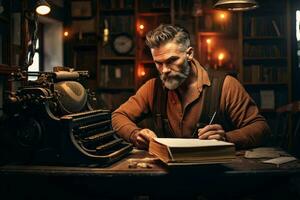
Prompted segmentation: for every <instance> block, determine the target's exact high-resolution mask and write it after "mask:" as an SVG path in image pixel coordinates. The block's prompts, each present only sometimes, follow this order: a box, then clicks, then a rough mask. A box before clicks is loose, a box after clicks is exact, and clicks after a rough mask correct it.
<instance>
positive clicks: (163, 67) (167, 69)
mask: <svg viewBox="0 0 300 200" xmlns="http://www.w3.org/2000/svg"><path fill="white" fill-rule="evenodd" d="M170 71H171V69H170V68H169V67H168V66H167V65H166V64H163V66H162V73H167V72H170Z"/></svg>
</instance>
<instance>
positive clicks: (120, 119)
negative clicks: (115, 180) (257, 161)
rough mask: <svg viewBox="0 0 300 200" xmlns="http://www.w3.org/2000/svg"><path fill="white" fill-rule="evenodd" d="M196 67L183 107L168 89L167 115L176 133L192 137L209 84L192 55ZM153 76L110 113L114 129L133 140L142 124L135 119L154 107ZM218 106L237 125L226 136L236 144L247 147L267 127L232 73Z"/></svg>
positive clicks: (264, 133) (259, 138)
mask: <svg viewBox="0 0 300 200" xmlns="http://www.w3.org/2000/svg"><path fill="white" fill-rule="evenodd" d="M191 65H192V67H194V68H196V71H197V93H195V94H192V96H191V98H190V101H189V102H188V104H187V105H186V106H185V107H184V108H183V107H182V105H181V101H180V99H179V98H178V96H177V93H176V92H175V91H172V90H168V98H167V116H168V120H169V123H170V126H171V129H172V130H173V133H174V136H175V137H180V138H183V137H191V136H192V133H193V131H194V129H195V127H196V123H197V122H198V121H199V117H200V114H201V111H202V107H203V106H204V105H203V97H202V94H203V92H202V89H203V86H204V85H208V86H210V84H211V83H210V80H209V77H208V74H207V72H206V70H205V69H204V68H203V67H202V66H201V65H200V64H199V63H198V61H196V60H195V59H194V60H192V62H191ZM154 82H155V79H151V80H149V81H147V82H146V83H145V84H144V85H142V86H141V87H140V88H139V90H138V91H137V92H136V94H135V95H133V96H132V97H130V98H129V99H128V101H127V102H125V103H124V104H122V105H121V106H120V107H119V108H118V109H116V110H115V111H114V112H113V113H112V126H113V128H114V129H115V130H116V131H117V133H118V134H119V135H120V136H121V137H123V138H124V139H126V140H127V141H130V142H133V141H132V139H133V138H134V137H133V135H134V134H135V133H136V132H137V131H139V130H140V129H141V128H140V127H138V126H137V124H136V121H137V120H138V119H139V118H140V117H141V116H143V115H144V114H148V113H149V112H151V111H152V110H153V95H155V91H153V90H154ZM220 109H221V111H222V112H226V113H227V114H228V116H229V117H230V119H231V121H232V122H233V124H234V125H235V127H236V129H235V130H233V131H229V132H226V139H227V141H229V142H233V143H235V144H236V147H237V148H249V147H253V146H258V145H260V144H261V143H262V141H263V139H264V138H265V136H267V135H268V134H269V133H270V129H269V127H268V125H267V123H266V121H265V119H264V117H263V116H261V115H260V114H259V110H258V108H257V106H256V104H255V103H254V101H253V100H252V99H251V97H250V96H249V94H248V93H247V92H246V91H245V89H244V87H243V86H242V85H241V84H240V82H239V81H238V80H236V79H235V78H234V77H231V76H226V78H225V80H224V84H223V88H222V95H221V102H220Z"/></svg>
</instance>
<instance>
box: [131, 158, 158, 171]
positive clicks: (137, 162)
mask: <svg viewBox="0 0 300 200" xmlns="http://www.w3.org/2000/svg"><path fill="white" fill-rule="evenodd" d="M156 160H158V159H157V158H140V159H139V158H136V159H135V158H131V159H128V168H148V169H150V168H153V163H154V162H155V161H156Z"/></svg>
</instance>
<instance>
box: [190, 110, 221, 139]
mask: <svg viewBox="0 0 300 200" xmlns="http://www.w3.org/2000/svg"><path fill="white" fill-rule="evenodd" d="M216 114H217V111H215V112H214V114H213V116H212V117H211V119H210V121H209V124H208V125H211V124H212V123H213V121H214V119H215V116H216ZM198 128H199V123H197V125H196V130H195V131H194V133H193V134H192V137H195V135H196V133H197V132H198Z"/></svg>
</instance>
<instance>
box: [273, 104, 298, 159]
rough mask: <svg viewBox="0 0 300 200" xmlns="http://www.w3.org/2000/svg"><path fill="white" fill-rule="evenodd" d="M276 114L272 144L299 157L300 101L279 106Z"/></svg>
mask: <svg viewBox="0 0 300 200" xmlns="http://www.w3.org/2000/svg"><path fill="white" fill-rule="evenodd" d="M276 113H277V119H276V126H275V127H276V128H275V131H274V133H273V134H272V137H271V140H272V143H273V144H274V145H275V146H280V147H282V148H283V149H286V150H288V151H290V152H291V153H294V154H296V155H298V156H300V101H295V102H292V103H289V104H287V105H284V106H281V107H279V108H277V109H276Z"/></svg>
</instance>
